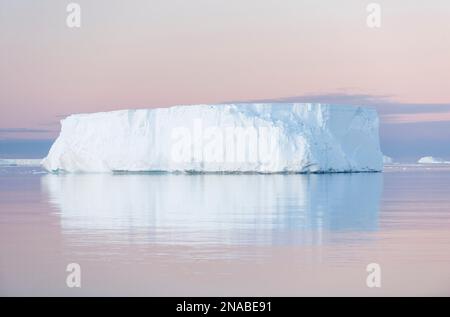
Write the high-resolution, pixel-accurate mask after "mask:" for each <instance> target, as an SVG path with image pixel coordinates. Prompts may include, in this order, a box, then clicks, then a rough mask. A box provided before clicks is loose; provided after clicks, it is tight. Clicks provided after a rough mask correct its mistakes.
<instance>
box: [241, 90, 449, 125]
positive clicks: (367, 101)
mask: <svg viewBox="0 0 450 317" xmlns="http://www.w3.org/2000/svg"><path fill="white" fill-rule="evenodd" d="M392 97H393V96H392V95H370V94H351V93H324V94H307V95H299V96H288V97H279V98H268V99H253V100H244V101H233V103H238V102H273V103H276V102H309V103H329V104H336V105H355V106H371V107H374V108H376V109H377V111H378V113H379V115H380V119H381V123H382V124H383V123H385V124H404V123H411V124H412V123H426V122H450V115H449V113H450V104H417V103H401V102H396V101H393V100H392Z"/></svg>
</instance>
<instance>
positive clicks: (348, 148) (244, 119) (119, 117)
mask: <svg viewBox="0 0 450 317" xmlns="http://www.w3.org/2000/svg"><path fill="white" fill-rule="evenodd" d="M61 124H62V129H61V133H60V136H59V137H58V139H57V140H56V141H55V143H54V144H53V146H52V148H51V149H50V152H49V154H48V156H47V157H46V158H45V159H44V160H43V166H44V167H45V168H46V169H47V170H49V171H65V172H112V171H168V172H177V171H180V172H260V173H278V172H300V173H302V172H362V171H381V170H382V167H383V159H382V153H381V151H380V146H379V137H378V116H377V113H376V111H375V110H374V109H370V108H362V107H355V106H333V105H325V104H300V103H264V104H254V103H252V104H223V105H192V106H175V107H170V108H156V109H142V110H121V111H112V112H105V113H93V114H79V115H71V116H69V117H68V118H66V119H64V120H62V121H61Z"/></svg>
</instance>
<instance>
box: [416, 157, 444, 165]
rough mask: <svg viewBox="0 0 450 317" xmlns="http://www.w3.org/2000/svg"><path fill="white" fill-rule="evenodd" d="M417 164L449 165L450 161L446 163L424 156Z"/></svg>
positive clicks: (439, 159) (436, 158) (442, 160)
mask: <svg viewBox="0 0 450 317" xmlns="http://www.w3.org/2000/svg"><path fill="white" fill-rule="evenodd" d="M417 163H419V164H450V161H446V160H444V159H441V158H438V157H433V156H424V157H422V158H420V159H419V160H418V161H417Z"/></svg>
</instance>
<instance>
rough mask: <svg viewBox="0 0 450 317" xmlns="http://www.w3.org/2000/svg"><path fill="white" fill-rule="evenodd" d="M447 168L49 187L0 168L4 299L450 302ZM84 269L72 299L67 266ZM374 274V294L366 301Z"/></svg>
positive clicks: (128, 178) (147, 177) (54, 179)
mask: <svg viewBox="0 0 450 317" xmlns="http://www.w3.org/2000/svg"><path fill="white" fill-rule="evenodd" d="M449 188H450V167H445V166H431V167H423V166H415V165H392V166H387V167H386V169H385V172H383V173H354V174H319V175H171V174H120V175H104V174H79V175H52V174H47V173H45V172H44V171H43V170H41V169H40V168H38V167H0V295H3V296H5V295H6V296H9V295H11V296H12V295H44V296H45V295H63V296H79V295H88V296H90V295H146V296H197V295H203V296H281V295H285V296H301V295H344V296H345V295H367V296H380V295H450V190H449ZM70 263H77V264H79V265H80V268H81V274H80V278H81V287H80V288H69V287H68V286H67V284H66V278H67V276H68V275H69V274H70V272H67V271H66V268H67V265H68V264H70ZM371 263H376V264H377V265H378V266H379V268H380V270H379V271H378V273H379V276H378V277H379V281H380V283H381V284H380V287H372V288H371V287H368V286H367V283H366V282H367V281H366V280H367V277H368V276H369V275H370V274H371V272H368V271H367V266H368V265H369V264H371Z"/></svg>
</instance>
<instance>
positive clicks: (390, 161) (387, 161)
mask: <svg viewBox="0 0 450 317" xmlns="http://www.w3.org/2000/svg"><path fill="white" fill-rule="evenodd" d="M393 163H394V160H393V159H392V157H390V156H387V155H383V164H393Z"/></svg>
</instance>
